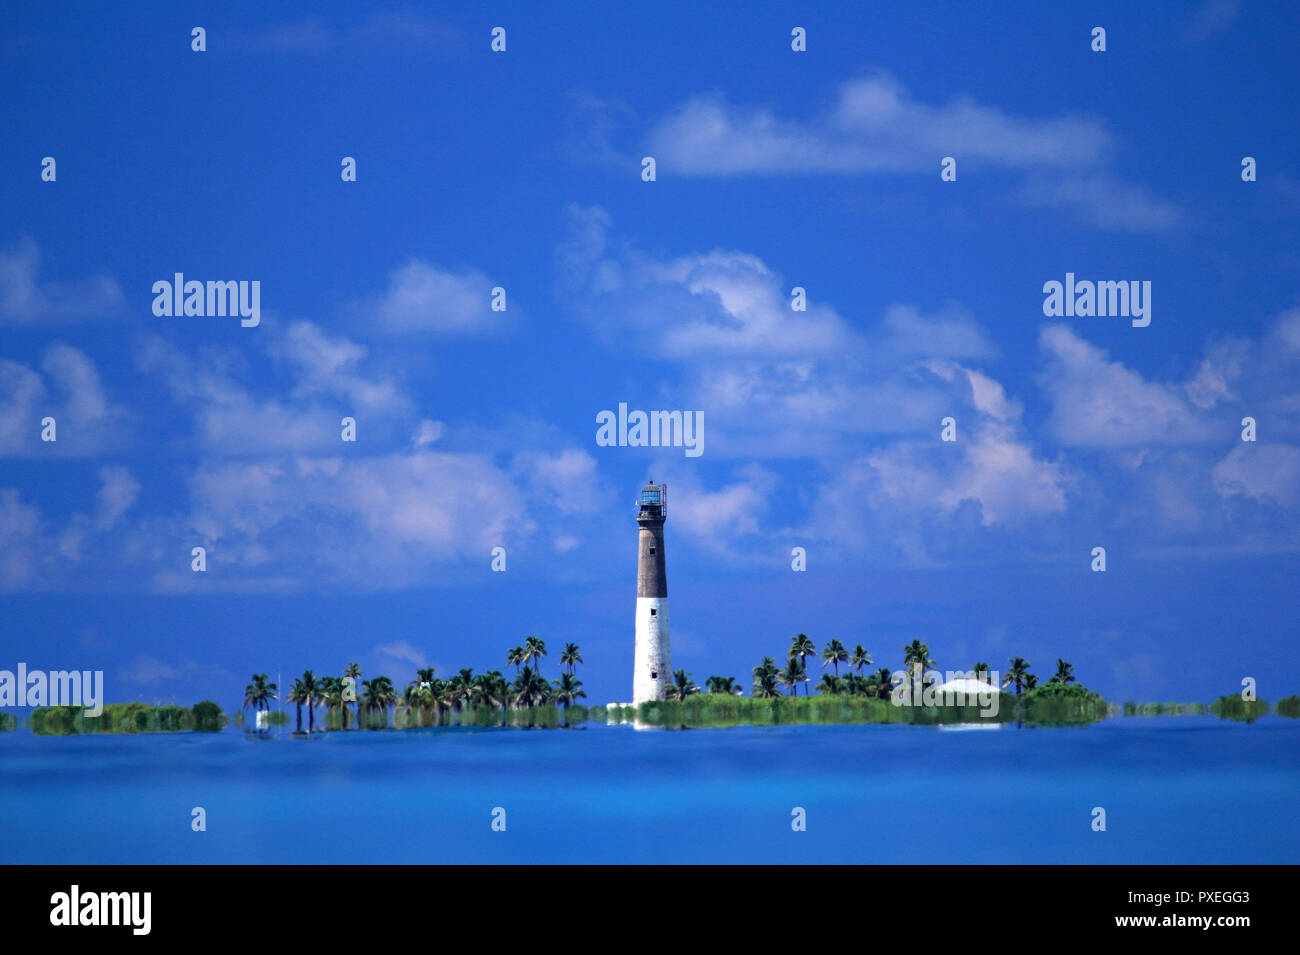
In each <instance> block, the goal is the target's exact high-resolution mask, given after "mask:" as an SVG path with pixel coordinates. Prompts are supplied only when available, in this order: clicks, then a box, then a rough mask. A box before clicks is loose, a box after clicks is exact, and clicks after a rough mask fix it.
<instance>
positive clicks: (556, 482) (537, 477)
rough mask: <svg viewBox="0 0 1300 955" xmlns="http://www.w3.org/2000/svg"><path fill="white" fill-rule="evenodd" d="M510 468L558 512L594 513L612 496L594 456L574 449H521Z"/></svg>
mask: <svg viewBox="0 0 1300 955" xmlns="http://www.w3.org/2000/svg"><path fill="white" fill-rule="evenodd" d="M513 470H514V472H515V473H516V474H517V475H519V477H520V478H521V480H522V481H523V482H524V483H526V484H527V485H529V486H530V487H531V488H532V490H533V492H534V493H535V494H536V495H538V497H539V498H541V499H545V500H548V501H550V504H551V506H552V507H555V508H557V509H558V510H559V511H561V512H562V513H566V514H590V513H594V512H597V511H600V510H601V509H603V508H604V507H605V506H607V505H608V504H609V503H610V501H611V500H612V499H613V494H612V492H611V491H610V490H609V489H608V488H607V487H605V485H604V484H603V483H602V482H601V480H600V475H599V474H598V473H597V471H596V459H595V458H593V457H592V456H591V455H590V454H588V453H587V452H586V451H579V450H577V449H576V448H567V449H565V450H564V451H558V452H555V453H546V452H534V451H529V452H522V453H520V454H518V455H516V456H515V460H514V467H513Z"/></svg>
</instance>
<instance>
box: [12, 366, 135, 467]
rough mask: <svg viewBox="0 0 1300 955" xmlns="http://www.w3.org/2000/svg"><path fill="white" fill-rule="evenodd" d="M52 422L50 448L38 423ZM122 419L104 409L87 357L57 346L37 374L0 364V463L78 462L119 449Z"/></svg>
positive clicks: (109, 407) (103, 398)
mask: <svg viewBox="0 0 1300 955" xmlns="http://www.w3.org/2000/svg"><path fill="white" fill-rule="evenodd" d="M46 417H51V418H53V419H54V422H55V437H56V439H57V440H55V441H53V442H44V441H42V440H41V431H42V425H41V421H42V420H43V419H44V418H46ZM123 422H124V416H123V413H122V411H121V409H119V408H117V407H115V406H113V405H111V404H110V402H109V399H108V396H107V393H106V391H105V389H104V386H103V384H102V382H101V381H100V377H99V372H98V370H97V369H96V367H95V363H94V362H93V361H92V360H91V359H90V357H89V356H88V355H87V354H86V353H85V352H83V351H81V350H80V349H78V348H74V347H72V346H71V345H67V344H64V343H62V342H55V343H54V344H52V345H50V346H49V347H48V348H47V349H46V350H45V353H44V356H43V357H42V360H41V370H40V371H37V370H35V369H33V368H30V367H28V366H27V365H24V364H22V363H20V362H16V361H11V360H9V359H0V457H20V456H30V455H34V454H38V453H39V454H44V455H52V456H81V455H88V454H98V453H102V452H103V451H104V450H106V449H112V448H120V447H121V443H122V439H123V428H124V424H123Z"/></svg>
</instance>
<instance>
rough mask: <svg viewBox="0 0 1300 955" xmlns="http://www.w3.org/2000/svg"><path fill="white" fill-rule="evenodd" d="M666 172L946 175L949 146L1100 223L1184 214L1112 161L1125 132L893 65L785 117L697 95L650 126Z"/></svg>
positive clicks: (1048, 203)
mask: <svg viewBox="0 0 1300 955" xmlns="http://www.w3.org/2000/svg"><path fill="white" fill-rule="evenodd" d="M646 152H647V153H648V154H649V155H652V156H654V157H655V159H656V160H657V162H658V164H659V169H660V174H661V175H688V176H691V175H694V176H730V175H742V174H758V175H763V174H818V173H822V174H825V173H829V174H862V173H908V174H915V175H929V176H936V177H937V175H938V163H939V159H940V157H944V156H953V157H956V158H957V159H958V162H959V163H961V164H962V165H963V166H965V164H971V165H972V166H974V167H975V168H978V167H979V166H981V165H986V166H993V167H1000V168H1003V169H1008V170H1015V171H1017V172H1021V173H1027V174H1028V175H1029V178H1028V179H1027V180H1025V182H1024V183H1023V184H1022V186H1021V190H1020V197H1021V199H1022V201H1025V202H1027V203H1029V204H1031V205H1034V206H1039V207H1048V208H1064V209H1068V210H1070V211H1072V212H1074V213H1076V214H1079V215H1080V216H1082V218H1084V219H1085V220H1086V221H1089V222H1091V223H1092V224H1094V225H1096V226H1099V227H1101V228H1110V229H1121V230H1129V231H1137V232H1147V231H1161V230H1167V229H1170V228H1172V227H1174V226H1177V225H1181V224H1184V223H1185V216H1184V215H1183V214H1182V212H1181V211H1180V210H1179V209H1178V208H1177V207H1176V206H1175V205H1173V204H1172V203H1170V202H1166V201H1163V200H1160V199H1157V198H1155V197H1153V196H1152V195H1151V194H1150V193H1149V192H1148V191H1147V190H1146V189H1145V188H1144V187H1142V186H1140V185H1136V184H1132V183H1127V182H1124V181H1122V180H1121V179H1119V178H1118V177H1117V176H1116V174H1115V173H1114V172H1113V171H1112V170H1111V168H1110V166H1111V162H1112V155H1113V153H1114V152H1115V147H1114V137H1113V136H1112V135H1111V133H1110V131H1109V130H1108V129H1107V128H1106V127H1105V126H1104V125H1103V124H1102V123H1101V122H1099V121H1097V120H1095V119H1091V118H1088V117H1082V116H1070V115H1065V116H1057V117H1051V118H1041V117H1026V116H1016V115H1013V114H1010V113H1007V112H1005V111H1003V110H1000V109H998V108H996V107H992V106H986V105H983V104H981V103H978V102H976V101H975V100H973V99H972V98H971V97H969V96H956V97H954V98H952V99H950V100H949V101H948V102H947V103H944V104H943V105H931V104H928V103H923V102H920V101H919V100H917V99H915V98H913V97H912V95H911V94H910V93H909V91H908V90H907V88H906V87H905V86H903V84H902V83H901V82H899V81H898V80H897V79H896V78H894V77H893V76H891V75H889V74H887V73H882V74H877V75H875V76H869V77H861V78H857V79H852V80H848V81H846V82H844V83H843V84H842V85H841V86H840V88H839V91H838V93H837V95H836V98H835V99H834V101H833V102H832V103H831V104H830V105H829V107H828V108H827V109H825V110H824V111H822V112H821V113H820V114H819V115H816V116H808V117H803V118H783V117H780V116H777V115H775V114H774V113H772V112H771V111H770V110H767V109H764V108H761V107H750V108H744V107H738V106H733V105H731V104H729V103H728V102H726V101H725V100H724V99H723V98H722V97H720V96H717V95H710V96H695V97H692V98H691V99H689V100H687V101H686V102H685V103H683V104H682V105H681V106H679V107H677V108H676V109H674V110H673V111H671V112H670V113H669V114H668V115H667V116H665V117H664V118H663V119H662V120H661V121H660V122H659V123H658V124H657V125H656V126H655V127H654V128H653V129H652V130H651V131H650V133H649V135H648V138H647V145H646Z"/></svg>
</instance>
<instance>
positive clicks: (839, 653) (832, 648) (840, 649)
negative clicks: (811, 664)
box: [822, 640, 849, 676]
mask: <svg viewBox="0 0 1300 955" xmlns="http://www.w3.org/2000/svg"><path fill="white" fill-rule="evenodd" d="M848 662H849V651H847V650H845V649H844V644H842V643H840V642H839V641H838V640H830V641H828V642H827V644H826V648H825V649H824V650H822V669H823V670H825V669H826V664H828V663H833V664H835V675H836V676H839V675H840V664H841V663H848Z"/></svg>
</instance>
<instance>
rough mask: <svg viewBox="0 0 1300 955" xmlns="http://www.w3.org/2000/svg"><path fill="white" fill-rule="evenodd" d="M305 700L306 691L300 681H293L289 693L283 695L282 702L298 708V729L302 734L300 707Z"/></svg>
mask: <svg viewBox="0 0 1300 955" xmlns="http://www.w3.org/2000/svg"><path fill="white" fill-rule="evenodd" d="M306 700H307V691H306V689H305V688H304V687H303V685H302V680H294V681H293V686H291V687H289V692H288V693H287V694H285V697H284V701H285V702H286V703H292V704H294V706H296V707H297V708H298V729H297V732H299V733H301V732H302V705H303V703H304V702H306Z"/></svg>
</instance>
